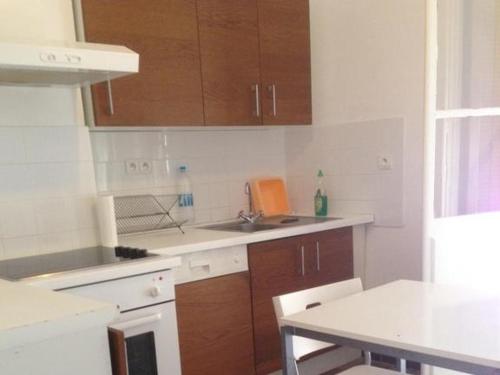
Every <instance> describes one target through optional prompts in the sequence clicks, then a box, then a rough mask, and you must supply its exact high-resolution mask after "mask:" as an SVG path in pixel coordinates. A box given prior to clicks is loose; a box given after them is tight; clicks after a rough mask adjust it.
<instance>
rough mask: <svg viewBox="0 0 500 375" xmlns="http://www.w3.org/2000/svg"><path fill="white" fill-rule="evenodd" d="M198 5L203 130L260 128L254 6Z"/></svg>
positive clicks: (237, 2)
mask: <svg viewBox="0 0 500 375" xmlns="http://www.w3.org/2000/svg"><path fill="white" fill-rule="evenodd" d="M197 4H198V27H199V38H200V54H201V70H202V77H203V98H204V107H205V124H206V125H259V124H262V116H261V114H262V109H261V108H258V107H260V104H261V103H260V100H261V99H260V95H261V86H260V83H261V78H260V66H259V30H258V28H259V23H258V11H257V3H256V1H255V0H197Z"/></svg>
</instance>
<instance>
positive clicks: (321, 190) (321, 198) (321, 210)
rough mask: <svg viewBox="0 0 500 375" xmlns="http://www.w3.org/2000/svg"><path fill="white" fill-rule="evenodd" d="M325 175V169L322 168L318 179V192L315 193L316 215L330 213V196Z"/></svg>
mask: <svg viewBox="0 0 500 375" xmlns="http://www.w3.org/2000/svg"><path fill="white" fill-rule="evenodd" d="M323 177H324V174H323V171H322V170H321V169H320V170H319V171H318V176H317V180H316V194H315V195H314V213H315V214H316V216H326V215H328V197H327V196H326V190H325V187H324V181H323Z"/></svg>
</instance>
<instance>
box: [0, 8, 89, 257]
mask: <svg viewBox="0 0 500 375" xmlns="http://www.w3.org/2000/svg"><path fill="white" fill-rule="evenodd" d="M0 10H1V11H0V37H1V38H2V39H6V40H44V41H50V40H55V41H63V40H74V38H75V35H74V29H73V18H72V8H71V1H69V0H16V1H12V0H0ZM82 123H83V117H82V108H81V100H80V93H79V91H78V90H76V89H68V88H22V87H5V86H3V87H0V193H1V194H0V259H1V258H8V257H17V256H25V255H31V254H37V253H44V252H52V251H58V250H65V249H69V248H74V247H84V246H92V245H95V244H96V243H97V242H98V238H97V231H96V220H95V217H94V213H93V201H94V198H95V194H96V189H95V178H94V169H93V162H92V152H91V148H90V139H89V134H88V130H87V128H85V127H83V126H81V124H82Z"/></svg>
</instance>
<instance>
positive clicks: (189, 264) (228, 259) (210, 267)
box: [174, 245, 248, 284]
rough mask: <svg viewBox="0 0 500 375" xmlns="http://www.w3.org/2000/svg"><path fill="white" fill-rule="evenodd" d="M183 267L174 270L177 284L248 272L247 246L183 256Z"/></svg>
mask: <svg viewBox="0 0 500 375" xmlns="http://www.w3.org/2000/svg"><path fill="white" fill-rule="evenodd" d="M180 257H181V259H182V265H181V266H180V267H177V268H175V269H174V282H175V284H184V283H188V282H192V281H198V280H203V279H209V278H213V277H219V276H224V275H229V274H232V273H238V272H245V271H248V258H247V247H246V245H239V246H232V247H225V248H220V249H212V250H205V251H198V252H194V253H188V254H183V255H181V256H180Z"/></svg>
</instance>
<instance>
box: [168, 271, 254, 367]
mask: <svg viewBox="0 0 500 375" xmlns="http://www.w3.org/2000/svg"><path fill="white" fill-rule="evenodd" d="M175 291H176V306H177V322H178V329H179V345H180V353H181V364H182V374H183V375H200V374H204V375H234V374H249V375H250V374H254V373H255V367H254V354H253V353H254V351H253V332H252V310H251V300H250V282H249V275H248V272H242V273H237V274H232V275H228V276H222V277H217V278H213V279H206V280H201V281H195V282H192V283H186V284H181V285H177V286H176V288H175Z"/></svg>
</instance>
